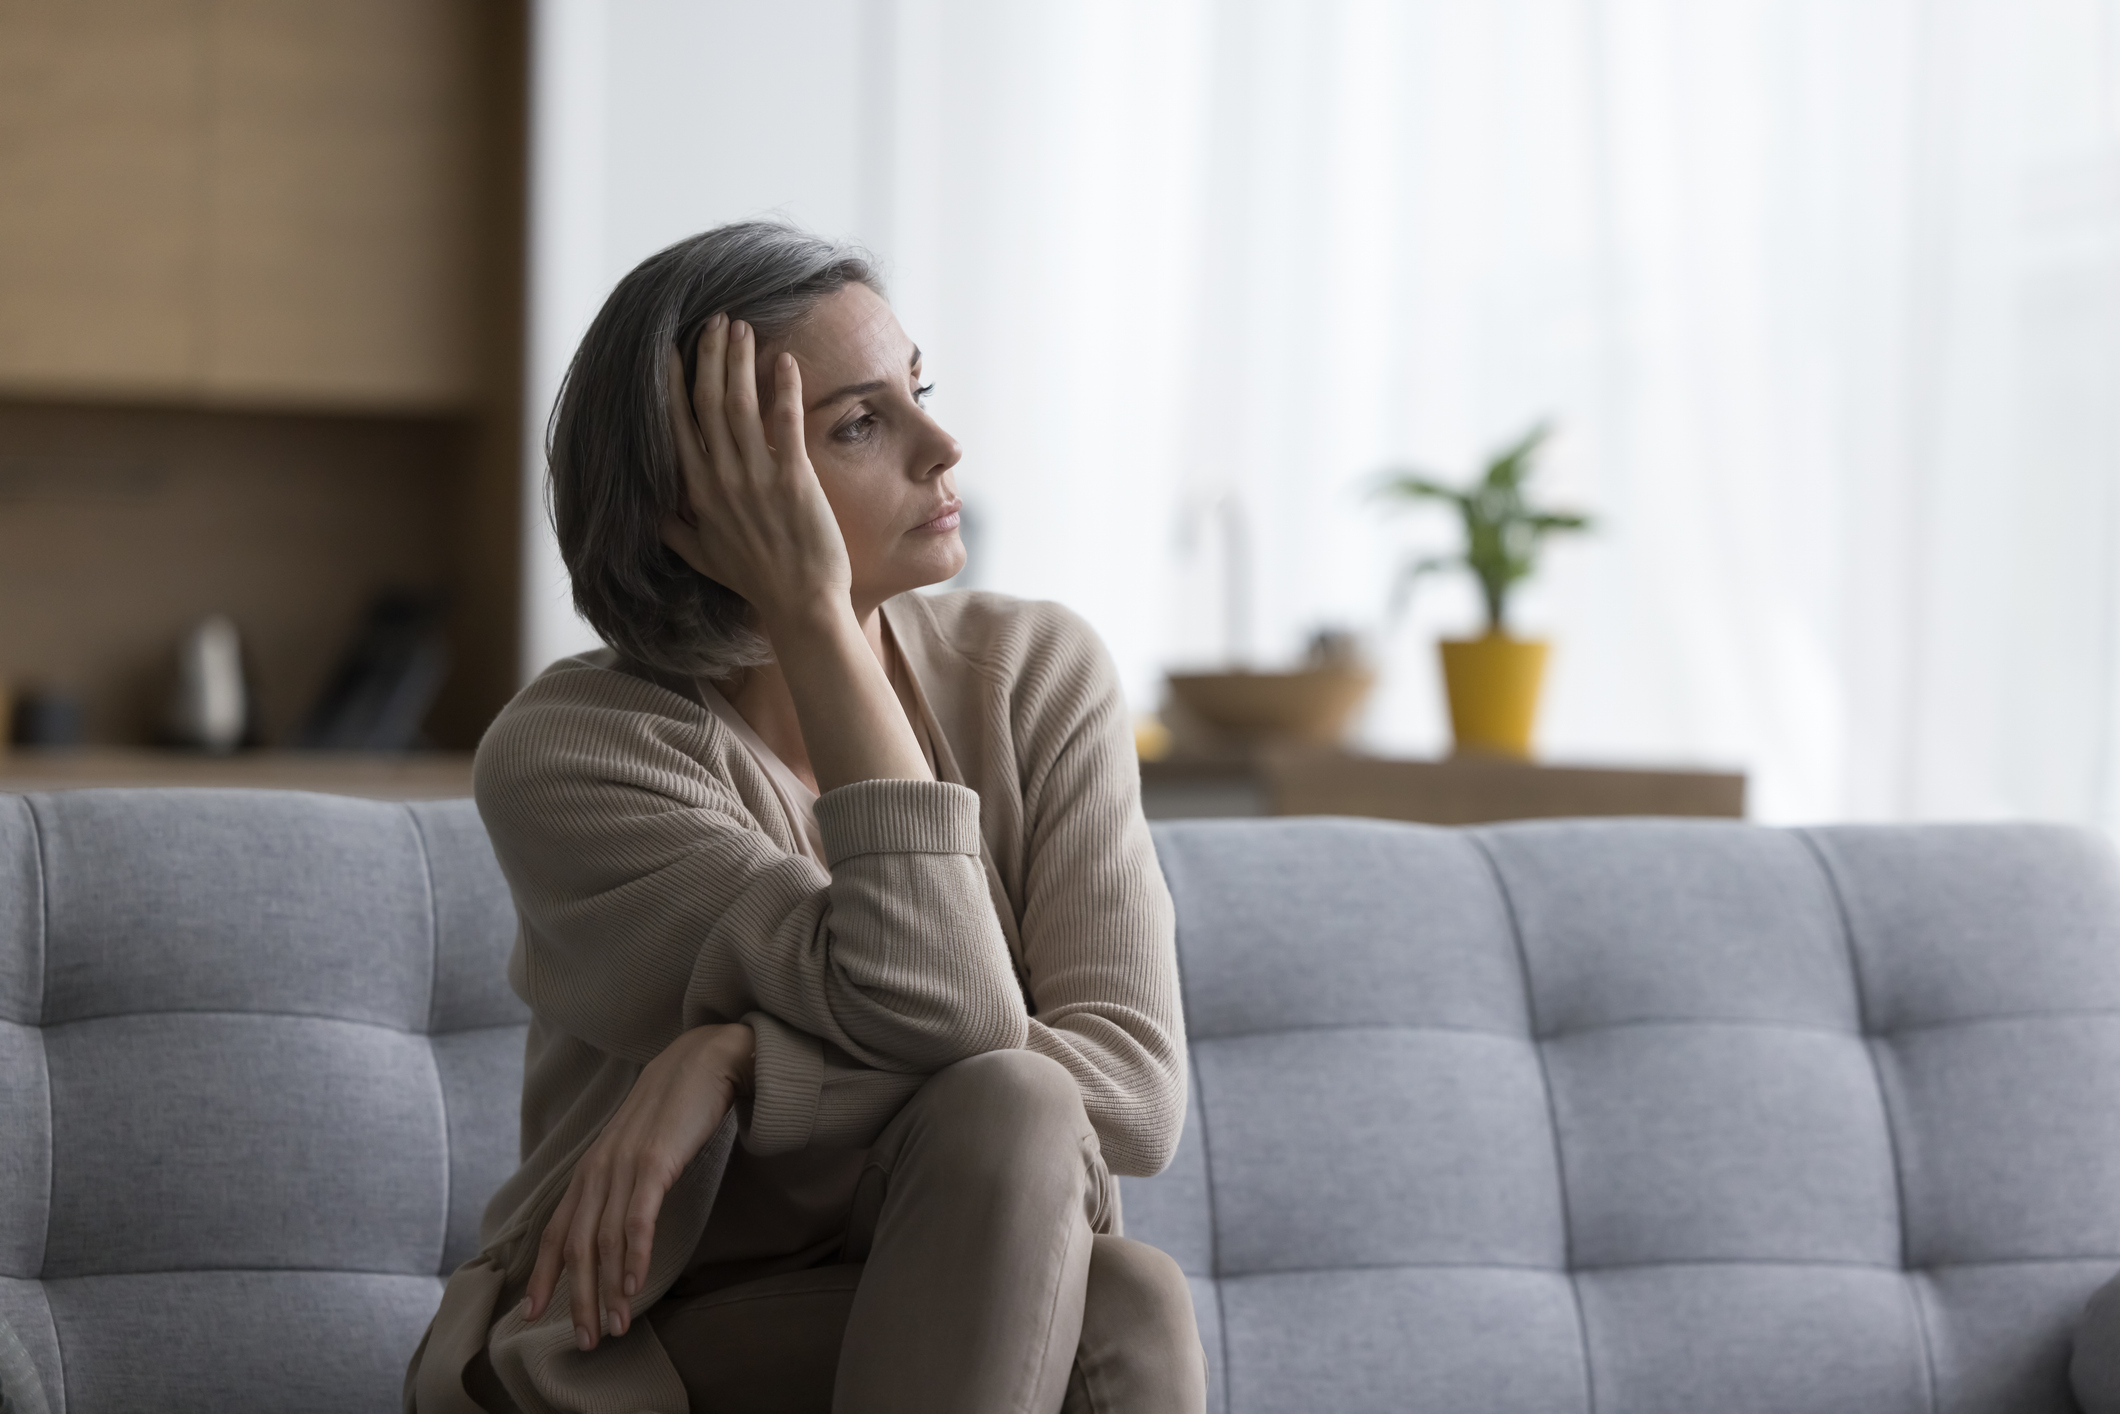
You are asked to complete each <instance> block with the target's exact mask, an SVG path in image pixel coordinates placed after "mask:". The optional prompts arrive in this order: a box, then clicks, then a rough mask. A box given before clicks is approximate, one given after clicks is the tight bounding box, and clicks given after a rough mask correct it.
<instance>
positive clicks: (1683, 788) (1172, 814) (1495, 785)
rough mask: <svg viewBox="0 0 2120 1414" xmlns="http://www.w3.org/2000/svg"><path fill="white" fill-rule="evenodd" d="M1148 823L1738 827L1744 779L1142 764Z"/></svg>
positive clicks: (1381, 764) (1542, 770)
mask: <svg viewBox="0 0 2120 1414" xmlns="http://www.w3.org/2000/svg"><path fill="white" fill-rule="evenodd" d="M1141 792H1142V799H1143V803H1144V805H1145V807H1146V809H1147V812H1148V815H1149V817H1150V818H1151V819H1165V820H1168V819H1184V818H1199V817H1212V816H1244V815H1356V816H1367V817H1371V818H1375V819H1384V820H1412V821H1417V822H1421V823H1424V824H1431V825H1473V824H1483V823H1487V822H1490V821H1496V820H1535V819H1555V818H1570V817H1581V816H1602V815H1663V816H1704V817H1711V818H1721V819H1741V818H1742V817H1743V815H1744V813H1745V777H1744V775H1743V773H1741V772H1730V771H1695V770H1669V769H1647V768H1614V767H1604V766H1597V767H1593V766H1552V765H1546V764H1543V763H1535V762H1525V761H1509V760H1501V759H1496V758H1492V757H1475V756H1453V757H1449V758H1446V759H1444V760H1440V761H1408V760H1394V759H1391V758H1388V757H1380V756H1360V755H1355V754H1353V753H1348V752H1336V751H1335V752H1326V751H1283V752H1273V751H1265V752H1260V753H1259V754H1257V755H1255V756H1252V757H1239V758H1224V759H1217V760H1192V761H1145V762H1143V763H1142V765H1141Z"/></svg>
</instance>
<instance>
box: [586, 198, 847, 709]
mask: <svg viewBox="0 0 2120 1414" xmlns="http://www.w3.org/2000/svg"><path fill="white" fill-rule="evenodd" d="M854 284H860V285H867V286H868V287H869V288H870V289H872V290H875V291H876V292H877V293H878V294H882V293H883V282H882V280H881V279H880V278H879V276H878V275H877V273H876V269H875V264H874V262H873V261H872V260H871V259H870V257H869V256H868V255H867V253H865V252H864V251H862V250H860V249H859V248H857V247H854V246H850V245H843V244H840V243H838V242H836V241H829V240H825V239H824V238H822V237H819V236H813V235H811V234H810V233H809V232H807V231H803V230H800V229H798V228H796V227H795V226H792V225H788V224H786V223H784V222H779V221H739V222H737V223H735V224H734V225H729V226H717V227H715V228H714V229H713V230H711V231H705V232H702V233H701V234H699V235H696V236H692V237H690V238H688V239H686V240H682V241H679V242H678V243H677V244H676V245H673V246H671V247H669V248H668V249H666V250H661V251H657V252H656V253H655V254H654V255H651V256H649V257H648V258H647V259H646V260H643V261H642V262H641V263H640V264H638V265H636V266H634V267H633V269H632V271H631V272H630V273H629V274H627V276H626V277H625V278H624V279H623V280H620V281H619V282H618V287H617V288H616V289H614V290H612V291H611V296H610V298H609V299H606V300H605V301H604V307H603V308H602V309H601V310H599V311H598V312H597V315H596V319H595V321H594V322H592V323H591V324H590V325H589V332H588V333H586V334H584V335H583V336H582V342H581V347H580V348H578V349H576V350H575V352H574V361H573V362H572V363H570V364H569V365H568V366H567V377H566V381H565V382H564V383H563V384H562V385H561V387H560V394H559V400H558V402H557V403H556V404H555V405H554V406H553V409H552V419H551V422H550V423H549V424H548V425H547V427H546V430H545V463H546V466H547V468H548V479H547V482H546V494H547V509H548V512H549V514H550V515H551V517H552V527H553V529H554V531H555V532H557V534H558V536H559V552H560V557H561V558H562V559H563V560H565V561H566V565H567V574H568V576H569V577H570V578H571V579H572V581H573V584H574V607H575V608H577V609H579V610H580V611H581V615H582V617H583V618H585V619H587V620H588V621H589V623H590V626H591V627H593V628H594V629H595V630H596V631H597V633H599V634H600V635H602V637H603V640H604V642H606V643H608V644H610V645H611V646H612V647H613V648H615V649H617V650H618V651H619V652H620V653H622V654H624V655H626V656H627V657H630V658H634V659H637V660H639V661H640V662H642V663H645V664H647V665H648V666H649V667H652V668H656V669H659V670H661V671H662V672H665V673H675V674H677V675H679V676H684V677H692V676H700V677H707V678H720V677H726V676H728V675H729V674H730V673H733V672H735V671H737V670H739V669H742V668H749V667H756V666H758V665H759V664H762V663H765V662H769V661H771V659H772V656H773V655H772V651H771V649H770V648H769V647H768V645H767V643H766V639H765V635H764V634H763V633H761V632H759V630H758V627H757V625H756V624H755V623H753V621H752V615H751V609H750V605H748V604H747V603H745V602H744V600H743V598H742V596H740V595H738V594H737V593H736V592H735V591H734V590H732V589H729V588H726V587H725V586H723V585H720V584H717V583H715V582H714V581H713V580H711V579H708V578H707V577H706V576H705V575H702V574H700V573H698V572H697V571H696V570H694V569H693V568H692V567H691V566H690V565H688V564H686V563H685V562H684V560H683V558H682V557H680V556H679V555H678V554H677V552H676V551H674V550H672V549H670V548H669V547H668V546H667V545H665V544H663V541H662V527H663V523H664V521H665V520H666V519H667V518H668V517H669V516H670V515H671V513H673V512H675V511H676V510H678V509H679V508H680V507H681V506H683V505H684V504H685V494H686V493H685V482H684V472H683V469H682V468H681V467H680V466H679V464H678V461H677V446H676V443H675V442H674V441H673V440H672V439H671V435H670V406H669V381H668V380H669V375H668V373H667V371H666V369H665V359H666V358H667V357H668V353H669V350H670V349H672V348H675V349H677V350H678V351H679V352H680V353H681V354H682V356H683V358H684V370H685V386H686V387H688V388H689V387H691V386H692V378H693V373H694V370H695V368H696V365H697V362H698V343H699V333H700V330H701V329H703V328H705V327H706V323H707V321H708V320H709V319H711V318H713V317H714V316H715V315H716V314H726V315H728V316H729V317H730V318H731V319H741V320H743V321H745V322H746V323H748V324H750V325H751V326H752V327H753V328H755V329H756V330H757V331H758V338H759V341H760V342H761V343H762V342H764V341H766V340H769V339H777V338H780V337H782V336H784V335H785V334H787V333H788V332H789V331H791V330H792V329H794V328H795V326H796V325H798V324H800V323H801V322H802V321H803V319H804V318H805V317H806V316H807V315H808V314H809V313H810V312H811V311H812V310H813V309H815V308H816V307H817V304H818V302H819V301H820V300H822V299H824V298H825V297H826V296H828V295H831V294H833V293H835V292H836V291H838V290H841V289H844V288H845V287H846V286H848V285H854Z"/></svg>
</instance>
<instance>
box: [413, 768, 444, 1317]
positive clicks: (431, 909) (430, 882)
mask: <svg viewBox="0 0 2120 1414" xmlns="http://www.w3.org/2000/svg"><path fill="white" fill-rule="evenodd" d="M402 809H403V810H404V812H405V818H406V820H407V821H409V822H410V823H411V825H412V838H413V839H414V840H415V841H416V842H417V843H418V844H419V847H420V877H421V879H422V881H423V882H424V883H425V885H426V888H427V1029H426V1030H425V1031H424V1032H422V1033H421V1035H422V1037H423V1038H424V1039H425V1040H426V1042H427V1064H428V1065H429V1066H431V1067H432V1068H433V1070H434V1099H435V1104H436V1105H437V1106H438V1107H439V1108H440V1110H441V1116H442V1231H441V1235H440V1238H439V1239H438V1240H437V1241H436V1243H435V1245H434V1272H435V1275H436V1276H440V1275H442V1267H443V1264H444V1263H446V1262H447V1261H448V1260H449V1213H450V1209H451V1208H452V1207H453V1206H454V1204H455V1199H456V1191H455V1190H456V1144H455V1142H454V1140H453V1139H452V1137H451V1136H450V1133H449V1087H448V1086H446V1085H444V1084H443V1083H442V1061H441V1057H440V1056H438V1055H436V1054H435V1052H434V1024H435V1008H436V1007H437V1006H438V1005H439V1003H440V1000H441V976H442V919H441V912H440V909H439V907H438V906H437V904H436V901H435V895H434V861H433V858H432V857H431V856H430V855H429V853H428V851H427V832H426V830H424V829H423V828H421V826H420V817H419V812H418V811H416V810H414V809H413V808H412V806H411V804H410V803H409V802H408V803H406V804H405V805H404V806H403V807H402Z"/></svg>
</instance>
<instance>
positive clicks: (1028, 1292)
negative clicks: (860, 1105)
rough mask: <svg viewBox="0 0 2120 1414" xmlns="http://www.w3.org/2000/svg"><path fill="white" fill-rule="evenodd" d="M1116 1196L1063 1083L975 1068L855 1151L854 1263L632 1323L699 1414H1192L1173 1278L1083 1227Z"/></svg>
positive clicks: (939, 1078)
mask: <svg viewBox="0 0 2120 1414" xmlns="http://www.w3.org/2000/svg"><path fill="white" fill-rule="evenodd" d="M1115 1201H1116V1192H1115V1189H1114V1187H1113V1184H1112V1180H1111V1177H1110V1175H1109V1174H1108V1173H1107V1172H1106V1171H1105V1168H1104V1161H1103V1158H1102V1156H1101V1155H1100V1153H1099V1152H1098V1148H1097V1138H1096V1132H1095V1131H1094V1130H1093V1129H1091V1127H1090V1123H1089V1119H1088V1117H1087V1116H1086V1115H1084V1114H1083V1111H1082V1097H1081V1094H1080V1092H1079V1090H1078V1089H1077V1088H1076V1085H1075V1082H1074V1080H1073V1078H1072V1077H1070V1076H1069V1075H1068V1073H1067V1072H1066V1071H1065V1070H1063V1069H1062V1068H1061V1067H1060V1066H1059V1065H1058V1064H1057V1063H1055V1062H1053V1061H1051V1060H1048V1059H1047V1058H1045V1057H1044V1056H1039V1055H1034V1054H1032V1053H1031V1052H1029V1051H996V1052H993V1053H990V1054H988V1055H982V1056H976V1057H974V1058H973V1059H971V1060H967V1061H964V1062H961V1063H960V1064H957V1065H953V1066H951V1067H950V1068H949V1069H947V1070H944V1071H942V1072H941V1073H939V1074H938V1075H936V1076H935V1077H934V1078H933V1079H932V1080H930V1081H929V1082H928V1083H927V1084H926V1085H925V1086H923V1087H922V1088H921V1090H920V1092H919V1093H918V1094H917V1095H915V1096H914V1097H913V1098H912V1099H911V1100H910V1101H908V1102H907V1104H906V1107H905V1109H904V1110H902V1111H900V1113H899V1114H898V1117H897V1118H896V1119H894V1120H893V1121H892V1122H891V1124H890V1127H889V1128H887V1129H886V1130H885V1131H884V1133H883V1136H882V1137H881V1138H880V1139H879V1140H878V1141H877V1143H876V1146H875V1147H874V1148H873V1149H872V1150H871V1151H870V1154H869V1159H868V1163H867V1165H866V1167H865V1168H864V1169H863V1171H862V1175H861V1179H860V1182H859V1183H858V1185H857V1186H856V1189H855V1195H854V1208H853V1215H852V1219H851V1223H850V1226H849V1230H848V1236H847V1248H846V1255H847V1257H848V1258H849V1259H850V1260H848V1261H847V1262H845V1263H843V1264H841V1265H837V1266H829V1267H818V1268H812V1269H810V1270H808V1271H800V1272H790V1273H786V1274H784V1275H781V1276H774V1277H767V1278H764V1279H762V1280H758V1281H751V1282H745V1283H743V1284H741V1285H739V1286H732V1287H725V1288H723V1289H721V1290H719V1291H715V1292H712V1293H709V1294H707V1295H704V1296H695V1297H677V1298H666V1299H664V1300H663V1301H660V1302H658V1303H657V1304H656V1305H655V1306H654V1307H653V1308H651V1309H650V1310H649V1311H648V1313H647V1319H648V1321H649V1322H650V1323H651V1324H652V1325H653V1326H654V1328H655V1333H656V1336H657V1338H658V1339H659V1340H661V1342H662V1344H663V1348H664V1349H665V1350H666V1351H667V1352H668V1353H669V1356H670V1360H671V1362H672V1363H673V1364H674V1365H675V1366H676V1367H677V1372H678V1375H679V1376H680V1378H682V1379H683V1381H684V1385H685V1389H686V1391H687V1393H689V1394H690V1395H691V1398H692V1407H693V1409H694V1410H695V1411H698V1414H827V1411H833V1412H834V1414H885V1412H886V1411H906V1412H907V1414H1056V1411H1066V1414H1090V1411H1095V1414H1202V1411H1204V1410H1205V1409H1206V1406H1207V1370H1206V1359H1205V1356H1204V1355H1203V1353H1202V1351H1201V1349H1200V1337H1199V1331H1198V1328H1197V1327H1196V1326H1195V1325H1194V1323H1193V1309H1192V1296H1191V1293H1190V1292H1189V1290H1188V1289H1187V1287H1186V1284H1185V1277H1184V1275H1183V1274H1182V1273H1181V1272H1179V1270H1178V1266H1177V1264H1176V1263H1175V1262H1173V1261H1171V1259H1170V1258H1169V1257H1167V1256H1165V1255H1164V1254H1163V1253H1161V1252H1159V1251H1157V1250H1156V1249H1155V1248H1153V1247H1149V1246H1147V1245H1146V1244H1144V1243H1139V1242H1130V1241H1128V1240H1127V1239H1125V1238H1123V1237H1108V1236H1103V1235H1100V1234H1097V1233H1096V1232H1094V1231H1093V1229H1095V1228H1097V1227H1103V1226H1107V1225H1108V1222H1107V1219H1108V1217H1109V1215H1110V1212H1111V1205H1112V1204H1113V1203H1114V1202H1115Z"/></svg>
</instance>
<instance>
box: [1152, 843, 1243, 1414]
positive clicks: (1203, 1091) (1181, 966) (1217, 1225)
mask: <svg viewBox="0 0 2120 1414" xmlns="http://www.w3.org/2000/svg"><path fill="white" fill-rule="evenodd" d="M1156 864H1157V867H1158V868H1159V869H1161V871H1162V873H1163V885H1164V887H1165V888H1166V889H1169V890H1170V892H1171V893H1172V895H1174V896H1175V895H1176V893H1177V890H1176V889H1174V888H1171V879H1170V874H1171V866H1170V864H1169V863H1167V862H1166V861H1165V860H1164V858H1163V851H1161V850H1160V849H1159V850H1157V851H1156ZM1179 931H1180V929H1179V927H1178V926H1177V924H1176V921H1175V915H1174V916H1173V926H1172V928H1171V952H1172V954H1173V956H1174V957H1175V958H1176V959H1177V962H1178V1009H1179V1015H1181V1016H1186V1015H1190V1011H1191V1008H1190V1005H1189V1004H1190V1001H1191V998H1190V997H1189V996H1188V992H1189V991H1190V987H1189V985H1188V983H1187V982H1186V975H1185V961H1184V950H1183V949H1182V948H1181V947H1179V946H1178V941H1179V939H1178V934H1179ZM1185 1049H1186V1069H1187V1070H1189V1071H1190V1072H1191V1073H1192V1082H1193V1085H1194V1086H1195V1087H1196V1088H1197V1089H1198V1090H1199V1092H1200V1172H1201V1177H1202V1179H1203V1181H1204V1182H1205V1185H1206V1188H1207V1279H1208V1282H1209V1283H1210V1284H1211V1285H1212V1286H1213V1287H1214V1290H1215V1340H1216V1343H1217V1344H1219V1345H1220V1346H1221V1347H1222V1411H1223V1414H1229V1411H1230V1410H1232V1409H1234V1408H1235V1407H1236V1401H1235V1400H1234V1399H1233V1398H1232V1397H1231V1394H1230V1388H1229V1380H1230V1375H1229V1311H1228V1307H1227V1306H1226V1304H1225V1303H1224V1302H1223V1300H1222V1213H1221V1209H1220V1207H1219V1206H1218V1205H1217V1203H1216V1201H1215V1150H1214V1142H1213V1141H1212V1140H1211V1139H1210V1138H1209V1137H1208V1133H1207V1129H1208V1125H1207V1076H1206V1075H1205V1073H1204V1072H1203V1069H1202V1067H1201V1065H1200V1063H1199V1057H1198V1056H1196V1055H1194V1054H1193V1036H1192V1034H1191V1029H1190V1027H1188V1028H1187V1032H1186V1038H1185ZM1179 1137H1180V1140H1181V1142H1182V1140H1183V1137H1184V1136H1183V1135H1182V1134H1181V1135H1180V1136H1179Z"/></svg>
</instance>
